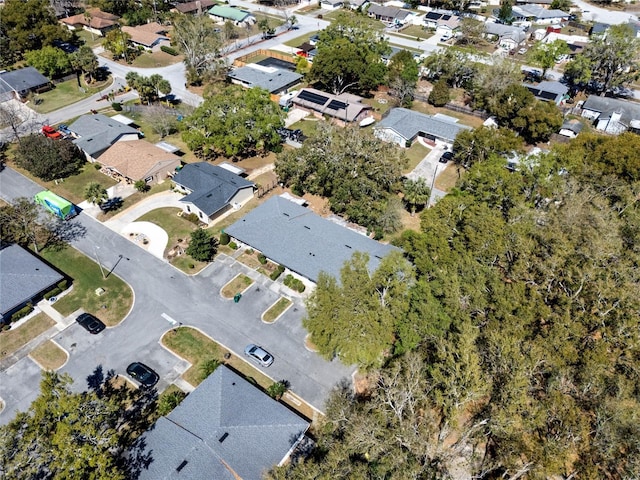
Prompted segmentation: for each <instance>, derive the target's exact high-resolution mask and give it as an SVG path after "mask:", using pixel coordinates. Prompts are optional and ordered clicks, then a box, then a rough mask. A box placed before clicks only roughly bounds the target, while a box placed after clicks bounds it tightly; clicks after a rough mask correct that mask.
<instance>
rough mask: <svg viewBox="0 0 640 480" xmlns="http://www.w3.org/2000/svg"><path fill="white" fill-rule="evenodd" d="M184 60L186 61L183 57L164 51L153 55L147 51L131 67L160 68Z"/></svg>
mask: <svg viewBox="0 0 640 480" xmlns="http://www.w3.org/2000/svg"><path fill="white" fill-rule="evenodd" d="M182 60H184V56H183V55H176V56H173V55H169V54H168V53H166V52H163V51H159V52H153V53H151V52H148V51H145V52H144V53H142V54H141V55H138V56H137V57H136V58H135V59H134V60H133V62H131V66H132V67H137V68H159V67H167V66H169V65H173V64H174V63H180V62H182Z"/></svg>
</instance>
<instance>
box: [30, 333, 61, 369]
mask: <svg viewBox="0 0 640 480" xmlns="http://www.w3.org/2000/svg"><path fill="white" fill-rule="evenodd" d="M29 356H30V357H31V358H32V359H33V360H35V361H36V362H37V363H38V364H39V365H40V366H41V367H42V368H44V369H45V370H58V369H59V368H60V367H62V366H63V365H64V364H65V363H66V361H67V358H69V356H68V355H67V352H65V351H64V350H62V349H61V348H60V347H59V346H58V345H56V344H55V343H54V342H52V341H51V340H47V341H46V342H44V343H41V344H40V345H38V347H36V348H35V349H34V350H33V351H32V352H31V353H30V354H29Z"/></svg>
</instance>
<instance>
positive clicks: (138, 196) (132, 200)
mask: <svg viewBox="0 0 640 480" xmlns="http://www.w3.org/2000/svg"><path fill="white" fill-rule="evenodd" d="M170 189H171V182H170V181H169V180H166V181H164V182H162V183H159V184H156V185H154V186H152V187H151V190H149V191H148V192H145V193H142V192H136V193H134V194H133V195H130V196H128V197H127V198H125V199H124V202H123V203H122V207H120V208H119V209H118V210H111V211H109V212H107V213H100V214H99V215H98V220H100V221H101V222H104V221H105V220H108V219H109V218H111V217H113V216H115V215H117V214H118V213H120V212H123V211H124V210H126V209H127V208H129V207H131V206H133V205H135V204H136V203H138V202H139V201H140V200H142V199H143V198H145V197H148V196H150V195H153V194H154V193H160V192H165V191H167V190H170Z"/></svg>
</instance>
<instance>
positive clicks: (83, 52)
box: [71, 45, 100, 83]
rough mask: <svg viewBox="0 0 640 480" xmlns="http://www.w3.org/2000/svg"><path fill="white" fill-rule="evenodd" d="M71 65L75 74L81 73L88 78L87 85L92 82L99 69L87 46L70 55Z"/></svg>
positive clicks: (95, 57)
mask: <svg viewBox="0 0 640 480" xmlns="http://www.w3.org/2000/svg"><path fill="white" fill-rule="evenodd" d="M71 65H72V66H73V68H75V69H76V71H77V72H82V73H84V74H85V75H86V76H87V77H88V83H92V82H93V80H94V79H95V76H96V72H97V71H98V68H99V67H100V64H99V63H98V57H97V56H96V54H95V53H93V50H92V49H91V47H89V46H88V45H82V46H81V47H80V48H78V50H76V51H75V52H73V53H72V54H71Z"/></svg>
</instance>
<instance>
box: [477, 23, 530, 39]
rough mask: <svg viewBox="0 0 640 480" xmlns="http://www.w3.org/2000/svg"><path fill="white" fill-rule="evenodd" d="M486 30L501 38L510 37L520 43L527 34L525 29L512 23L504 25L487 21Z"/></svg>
mask: <svg viewBox="0 0 640 480" xmlns="http://www.w3.org/2000/svg"><path fill="white" fill-rule="evenodd" d="M484 31H485V33H488V34H489V35H497V36H498V37H500V38H510V39H511V40H514V41H516V42H518V43H520V42H522V41H523V40H524V39H525V37H526V34H525V33H524V30H522V29H521V28H519V27H514V26H512V25H504V24H502V23H495V22H486V23H485V24H484Z"/></svg>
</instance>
